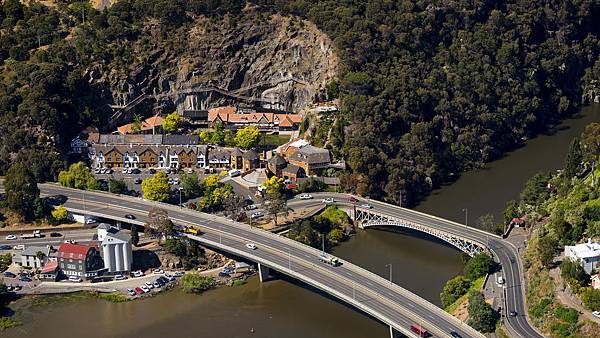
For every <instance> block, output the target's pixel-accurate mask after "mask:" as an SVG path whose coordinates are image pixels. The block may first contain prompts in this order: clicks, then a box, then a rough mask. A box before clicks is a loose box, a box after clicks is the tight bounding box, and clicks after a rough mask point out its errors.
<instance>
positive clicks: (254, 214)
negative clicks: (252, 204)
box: [250, 211, 264, 218]
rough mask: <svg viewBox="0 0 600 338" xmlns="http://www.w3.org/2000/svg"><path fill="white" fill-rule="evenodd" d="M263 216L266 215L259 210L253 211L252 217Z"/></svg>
mask: <svg viewBox="0 0 600 338" xmlns="http://www.w3.org/2000/svg"><path fill="white" fill-rule="evenodd" d="M263 216H264V214H263V213H262V212H260V211H257V212H254V213H252V215H251V216H250V217H251V218H261V217H263Z"/></svg>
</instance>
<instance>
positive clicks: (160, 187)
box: [142, 171, 171, 202]
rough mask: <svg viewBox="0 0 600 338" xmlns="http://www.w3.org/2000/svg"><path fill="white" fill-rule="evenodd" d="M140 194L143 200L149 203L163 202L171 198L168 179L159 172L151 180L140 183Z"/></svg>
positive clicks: (147, 179)
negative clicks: (142, 195)
mask: <svg viewBox="0 0 600 338" xmlns="http://www.w3.org/2000/svg"><path fill="white" fill-rule="evenodd" d="M142 193H143V194H144V198H145V199H148V200H151V201H159V202H164V201H166V200H168V199H169V197H170V196H171V186H170V185H169V177H168V176H167V174H165V173H164V172H162V171H160V172H158V173H156V174H154V176H153V177H151V178H146V179H145V180H143V181H142Z"/></svg>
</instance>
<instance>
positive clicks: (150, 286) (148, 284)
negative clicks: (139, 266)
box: [144, 281, 154, 289]
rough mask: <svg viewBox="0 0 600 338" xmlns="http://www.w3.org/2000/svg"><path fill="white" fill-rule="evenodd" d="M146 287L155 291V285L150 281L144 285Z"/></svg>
mask: <svg viewBox="0 0 600 338" xmlns="http://www.w3.org/2000/svg"><path fill="white" fill-rule="evenodd" d="M144 285H146V286H147V287H148V289H154V284H153V283H152V282H150V281H146V282H145V283H144Z"/></svg>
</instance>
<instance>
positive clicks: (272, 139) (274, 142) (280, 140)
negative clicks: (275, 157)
mask: <svg viewBox="0 0 600 338" xmlns="http://www.w3.org/2000/svg"><path fill="white" fill-rule="evenodd" d="M289 140H290V135H274V134H263V135H262V137H261V140H260V144H262V145H268V146H273V147H279V146H280V145H282V144H284V143H286V142H287V141H289Z"/></svg>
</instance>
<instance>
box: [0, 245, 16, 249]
mask: <svg viewBox="0 0 600 338" xmlns="http://www.w3.org/2000/svg"><path fill="white" fill-rule="evenodd" d="M12 248H13V247H12V245H9V244H4V245H0V250H10V249H12Z"/></svg>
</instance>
